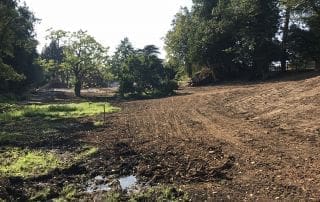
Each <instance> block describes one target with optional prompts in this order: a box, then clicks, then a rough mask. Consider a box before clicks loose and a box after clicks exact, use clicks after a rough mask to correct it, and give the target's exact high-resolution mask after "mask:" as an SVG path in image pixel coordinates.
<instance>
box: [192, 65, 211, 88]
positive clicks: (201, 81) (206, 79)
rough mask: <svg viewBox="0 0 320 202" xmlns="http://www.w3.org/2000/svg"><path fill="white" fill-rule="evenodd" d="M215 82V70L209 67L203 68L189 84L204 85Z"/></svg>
mask: <svg viewBox="0 0 320 202" xmlns="http://www.w3.org/2000/svg"><path fill="white" fill-rule="evenodd" d="M214 82H215V77H214V72H213V71H212V70H211V69H209V68H203V69H202V70H201V71H199V72H197V73H195V75H194V76H193V77H192V78H191V80H190V81H189V86H204V85H208V84H212V83H214Z"/></svg>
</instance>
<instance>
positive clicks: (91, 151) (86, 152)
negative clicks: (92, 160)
mask: <svg viewBox="0 0 320 202" xmlns="http://www.w3.org/2000/svg"><path fill="white" fill-rule="evenodd" d="M97 152H98V148H96V147H87V148H85V150H84V151H82V152H80V153H79V154H77V155H76V156H75V160H81V159H84V158H87V157H89V156H92V155H94V154H95V153H97Z"/></svg>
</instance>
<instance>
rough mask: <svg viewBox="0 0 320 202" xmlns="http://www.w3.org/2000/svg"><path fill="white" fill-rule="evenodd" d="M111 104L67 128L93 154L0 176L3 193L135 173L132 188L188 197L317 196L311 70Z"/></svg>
mask: <svg viewBox="0 0 320 202" xmlns="http://www.w3.org/2000/svg"><path fill="white" fill-rule="evenodd" d="M111 102H113V105H116V106H119V107H120V108H121V109H122V110H121V112H118V113H113V114H108V115H107V117H106V124H105V125H104V126H101V127H98V128H86V127H87V126H88V122H90V121H92V120H91V119H83V120H81V121H79V123H78V124H83V126H86V127H85V128H84V129H82V130H78V131H75V132H71V133H72V139H73V140H77V141H76V142H82V143H83V142H85V143H86V144H91V145H94V146H97V147H98V148H99V152H98V153H97V154H95V155H94V156H92V157H91V158H90V159H87V160H86V161H83V162H79V163H78V164H77V165H74V166H73V167H71V168H68V169H65V170H55V171H53V172H51V173H50V174H48V175H46V176H41V177H38V178H33V179H27V180H22V179H19V178H9V179H2V187H6V188H7V189H5V190H2V193H5V194H6V196H8V197H9V196H10V197H11V198H12V199H16V200H19V199H20V200H24V199H26V198H27V197H28V196H27V194H26V192H25V187H28V186H31V187H32V186H33V187H36V186H39V184H43V183H45V184H46V185H47V186H52V187H55V189H57V190H59V189H60V191H61V189H62V187H63V184H64V182H65V181H69V182H74V183H78V184H81V183H83V184H84V183H85V182H86V180H88V179H92V178H94V177H95V176H98V175H103V176H114V177H119V176H126V175H135V176H137V178H138V180H139V183H140V184H141V186H156V185H159V184H161V185H172V186H175V187H178V188H180V189H182V190H183V191H184V192H186V193H188V198H189V199H190V200H191V201H203V200H209V201H210V200H284V199H285V200H315V201H316V200H319V199H320V169H319V167H320V149H319V147H320V77H319V76H318V77H312V78H308V79H301V80H288V81H277V82H266V83H258V84H257V83H254V84H250V83H249V84H248V83H246V84H238V83H234V84H232V83H231V84H224V85H218V86H210V87H199V88H183V89H182V90H179V91H178V95H177V96H173V97H168V98H162V99H153V100H139V101H115V100H113V101H112V100H111ZM97 118H98V119H102V115H101V116H99V117H97ZM89 125H90V124H89ZM4 185H5V186H4ZM8 187H11V189H10V188H8ZM10 192H11V193H10ZM58 192H59V191H56V192H54V191H53V193H52V196H51V198H54V197H55V196H56V195H57V193H58ZM0 193H1V190H0ZM15 195H17V196H19V197H17V196H15ZM79 197H80V198H82V199H88V200H92V199H97V200H99V199H101V196H100V195H99V196H97V194H94V193H93V194H82V195H81V196H79ZM99 197H100V198H99ZM123 200H126V198H123Z"/></svg>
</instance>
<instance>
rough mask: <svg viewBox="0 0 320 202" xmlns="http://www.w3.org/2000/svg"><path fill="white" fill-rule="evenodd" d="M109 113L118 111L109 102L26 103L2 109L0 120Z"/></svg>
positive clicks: (79, 116)
mask: <svg viewBox="0 0 320 202" xmlns="http://www.w3.org/2000/svg"><path fill="white" fill-rule="evenodd" d="M104 111H105V112H106V113H111V112H116V111H119V108H116V107H113V106H111V105H110V104H109V103H103V102H99V103H92V102H82V103H71V104H47V105H26V106H20V107H15V108H14V109H13V110H9V111H4V112H3V113H1V114H0V121H5V122H6V121H12V120H18V119H20V118H27V117H29V118H30V117H43V118H46V119H50V120H55V119H67V118H81V117H87V116H94V115H98V114H101V113H103V112H104Z"/></svg>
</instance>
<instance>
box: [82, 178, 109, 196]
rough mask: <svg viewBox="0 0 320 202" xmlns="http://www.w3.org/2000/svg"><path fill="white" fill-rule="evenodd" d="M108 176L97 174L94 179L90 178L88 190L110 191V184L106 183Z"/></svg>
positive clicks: (90, 191) (92, 191)
mask: <svg viewBox="0 0 320 202" xmlns="http://www.w3.org/2000/svg"><path fill="white" fill-rule="evenodd" d="M106 182H107V178H104V177H103V176H101V175H98V176H96V177H95V178H93V179H92V180H89V182H88V185H87V188H86V192H87V193H90V194H91V193H94V192H105V191H110V190H111V188H110V186H109V185H108V184H107V183H106Z"/></svg>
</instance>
